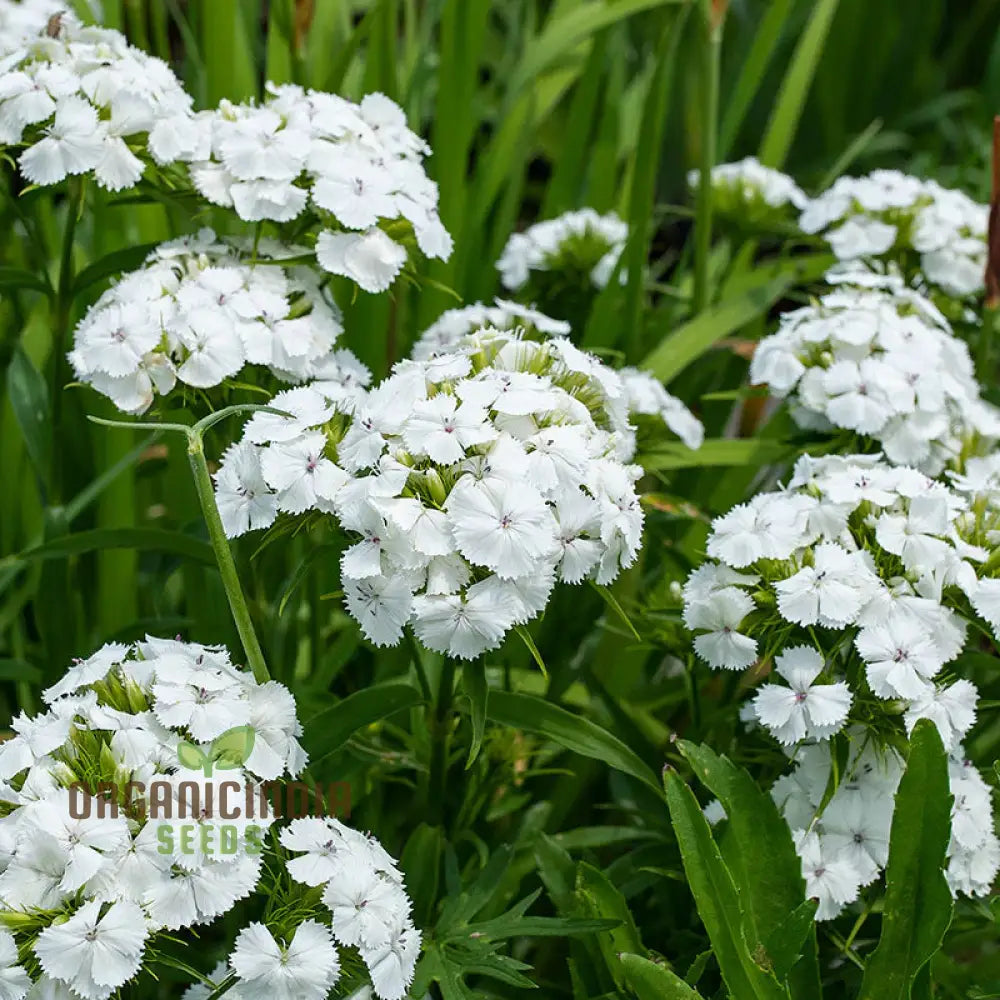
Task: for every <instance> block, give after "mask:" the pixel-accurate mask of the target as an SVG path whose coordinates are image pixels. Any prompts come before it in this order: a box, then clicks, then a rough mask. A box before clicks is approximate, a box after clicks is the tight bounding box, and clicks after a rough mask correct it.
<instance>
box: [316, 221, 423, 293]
mask: <svg viewBox="0 0 1000 1000" xmlns="http://www.w3.org/2000/svg"><path fill="white" fill-rule="evenodd" d="M316 259H317V260H318V261H319V264H320V267H322V268H323V270H325V271H329V272H330V273H331V274H340V275H343V277H345V278H350V279H351V280H352V281H354V282H356V283H357V285H358V286H359V287H360V288H362V289H364V291H366V292H373V293H375V292H384V291H386V289H388V288H389V286H390V285H391V284H392V283H393V282H394V281H395V280H396V277H397V275H398V274H399V272H400V270H401V269H402V267H403V265H404V264H405V263H406V251H405V250H404V249H403V247H401V246H400V245H399V244H398V243H395V242H394V241H393V240H391V239H390V238H389V237H388V236H386V234H385V233H384V232H383V231H382V230H381V229H377V228H372V229H369V230H368V231H367V232H364V233H334V232H330V231H324V232H322V233H320V234H319V238H318V239H317V241H316Z"/></svg>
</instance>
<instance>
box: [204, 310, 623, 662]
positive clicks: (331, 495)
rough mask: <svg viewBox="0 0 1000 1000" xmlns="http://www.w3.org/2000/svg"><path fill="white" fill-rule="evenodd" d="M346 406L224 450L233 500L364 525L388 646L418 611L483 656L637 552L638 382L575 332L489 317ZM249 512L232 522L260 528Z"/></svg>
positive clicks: (351, 575)
mask: <svg viewBox="0 0 1000 1000" xmlns="http://www.w3.org/2000/svg"><path fill="white" fill-rule="evenodd" d="M275 405H276V406H280V407H281V408H283V409H286V411H291V409H292V408H291V407H290V406H287V405H286V404H282V403H280V402H279V401H278V400H277V399H276V400H275ZM333 409H334V408H333V406H330V405H327V406H326V408H325V409H320V410H318V411H317V410H314V409H312V408H310V407H303V409H302V410H301V411H298V412H296V413H295V414H294V415H293V416H290V417H288V418H284V417H281V416H277V415H272V414H258V415H255V417H254V418H253V420H252V421H251V422H250V424H249V425H248V429H247V434H246V436H245V438H244V441H242V442H241V443H240V444H239V445H237V446H236V447H235V448H234V449H233V450H231V451H230V452H229V453H227V455H226V456H225V457H224V460H223V463H222V466H221V468H220V470H219V473H218V477H217V483H218V484H219V486H220V491H223V492H224V496H223V497H222V499H221V502H220V506H221V507H222V509H223V512H224V515H225V514H226V512H227V508H228V507H229V506H230V503H229V501H230V500H231V501H232V502H233V504H236V503H238V500H239V499H240V498H242V493H241V491H242V492H243V493H253V494H254V502H255V503H258V502H259V501H260V494H261V487H262V486H263V488H264V489H270V490H271V491H272V492H273V493H274V494H275V500H274V501H273V502H274V503H275V504H276V506H277V508H278V509H281V510H287V511H288V512H290V513H302V512H304V511H305V510H307V509H315V510H319V511H332V512H333V513H334V514H335V515H336V518H337V520H338V521H339V523H340V525H341V527H342V528H344V529H345V530H346V531H347V532H348V534H349V535H350V536H351V537H352V538H353V539H354V541H353V544H352V545H351V546H350V547H349V548H348V549H347V551H346V552H345V553H344V556H343V559H342V562H341V575H342V582H343V587H344V591H345V596H346V603H347V607H348V610H349V611H350V613H351V614H352V615H353V616H354V617H355V618H356V619H357V621H358V622H359V623H360V625H361V628H362V631H363V632H364V634H365V635H366V636H367V637H368V638H369V639H370V640H371V641H372V642H374V643H376V644H377V645H380V646H384V645H391V644H395V643H397V642H399V641H400V639H401V637H402V634H403V629H404V627H405V626H406V625H407V624H412V628H413V631H414V632H415V634H416V636H417V638H418V639H419V640H420V641H421V642H422V643H423V644H424V645H426V646H427V647H428V648H430V649H433V650H436V651H439V652H442V653H448V654H449V655H452V656H457V657H461V658H466V659H471V658H474V657H476V656H478V655H480V654H481V653H483V652H485V651H486V650H489V649H494V648H496V647H497V646H498V645H499V644H500V642H501V641H502V640H503V638H504V636H505V634H506V633H507V632H508V631H509V630H510V629H511V628H513V627H514V626H515V625H519V624H522V623H524V622H527V621H529V620H530V619H532V618H534V617H535V616H536V615H538V614H539V613H540V612H541V611H542V609H543V608H544V607H545V604H546V602H547V600H548V597H549V594H550V592H551V591H552V589H553V587H554V586H555V583H556V580H557V579H559V580H562V581H564V582H567V583H579V582H581V581H583V580H585V579H588V578H592V579H594V580H596V581H597V583H599V584H606V583H609V582H610V581H611V580H613V579H614V578H615V577H616V576H617V574H618V572H619V570H620V568H621V567H625V566H629V565H631V564H632V563H633V561H634V560H635V558H636V555H637V553H638V550H639V546H640V544H641V534H642V525H643V515H642V510H641V507H640V504H639V498H638V496H637V495H636V492H635V487H634V483H635V479H636V477H637V476H638V475H639V473H640V472H641V470H639V469H638V468H636V467H634V466H630V465H628V464H626V463H627V462H628V461H629V460H630V459H631V456H632V450H633V447H634V441H633V434H632V431H631V428H630V426H629V424H628V418H627V398H626V394H625V391H624V386H623V384H622V381H621V380H620V379H619V377H618V376H617V374H616V373H615V372H613V371H612V370H611V369H609V368H606V367H605V366H604V365H602V364H601V363H600V362H599V361H597V359H596V358H593V357H592V356H590V355H588V354H585V353H584V352H582V351H580V350H578V349H577V348H575V347H574V346H573V345H572V344H571V343H570V342H569V341H568V340H565V339H561V338H557V339H552V340H547V341H544V342H542V343H538V342H534V341H528V340H523V339H521V338H520V337H519V336H518V333H517V332H516V331H515V332H512V331H500V330H494V329H488V328H487V329H483V330H481V331H479V332H478V333H477V334H474V335H471V336H469V337H467V338H466V340H465V341H464V342H463V343H462V345H461V346H460V347H459V348H457V349H456V350H455V351H453V352H451V353H447V354H442V355H437V356H435V357H433V358H431V359H429V360H427V361H424V362H417V361H405V362H401V363H400V364H398V365H397V366H396V367H395V369H394V370H393V373H392V375H391V376H390V377H389V378H387V379H386V380H385V381H383V382H382V383H380V384H379V385H377V386H376V387H375V388H374V389H372V390H370V391H369V392H367V393H365V394H364V395H361V396H359V397H358V398H357V399H356V400H355V401H354V403H353V415H352V416H351V418H350V419H349V420H348V421H345V420H344V418H343V416H342V415H341V414H336V415H334V414H333ZM342 410H343V407H341V411H342ZM265 417H266V418H267V420H266V422H265ZM254 463H256V464H254ZM238 465H239V466H245V467H246V468H248V469H251V470H252V469H259V470H260V473H261V478H260V479H258V480H250V479H245V478H243V477H242V476H241V473H240V471H239V469H238V468H237V466H238ZM241 479H243V481H242V482H241V481H240V480H241ZM223 487H224V490H223ZM245 509H246V508H245V507H243V508H241V510H240V514H239V516H238V517H237V516H234V515H232V514H231V513H230V516H229V517H228V518H227V528H228V529H229V530H230V532H231V533H236V532H234V531H233V528H234V527H235V528H237V529H239V530H246V528H248V527H251V528H252V527H254V526H255V525H254V523H253V517H252V515H249V516H244V514H243V510H245ZM263 520H265V518H261V522H263Z"/></svg>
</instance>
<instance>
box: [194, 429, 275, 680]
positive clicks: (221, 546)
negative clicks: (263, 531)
mask: <svg viewBox="0 0 1000 1000" xmlns="http://www.w3.org/2000/svg"><path fill="white" fill-rule="evenodd" d="M188 460H189V461H190V462H191V471H192V473H193V474H194V484H195V489H196V490H197V491H198V501H199V503H200V504H201V512H202V514H203V515H204V518H205V524H206V525H207V526H208V537H209V540H210V541H211V543H212V551H213V552H214V553H215V561H216V562H217V563H218V565H219V575H220V576H221V577H222V585H223V587H225V589H226V597H227V598H228V599H229V607H230V609H231V610H232V612H233V619H234V620H235V622H236V630H237V631H238V632H239V634H240V641H241V642H242V643H243V650H244V652H245V653H246V657H247V664H248V665H249V667H250V669H251V670H252V671H253V675H254V677H255V678H256V680H257V683H258V684H264V683H266V682H267V681H269V680H270V679H271V675H270V673H269V672H268V669H267V664H266V663H265V662H264V653H263V651H262V650H261V648H260V643H259V642H258V641H257V633H256V632H255V631H254V627H253V621H252V620H251V618H250V609H249V608H248V607H247V602H246V598H245V597H244V596H243V588H242V587H241V586H240V577H239V573H238V572H237V571H236V560H235V559H234V558H233V551H232V549H231V548H230V547H229V539H228V538H226V532H225V529H224V528H223V527H222V518H221V517H220V515H219V508H218V507H216V505H215V492H214V491H213V489H212V477H211V475H210V474H209V471H208V463H207V462H206V461H205V448H204V444H203V442H202V439H201V435H200V434H199V433H196V432H191V433H189V434H188Z"/></svg>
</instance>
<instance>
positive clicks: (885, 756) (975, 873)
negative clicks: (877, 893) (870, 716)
mask: <svg viewBox="0 0 1000 1000" xmlns="http://www.w3.org/2000/svg"><path fill="white" fill-rule="evenodd" d="M793 761H794V765H795V766H794V769H793V771H792V772H791V773H789V774H786V775H782V777H780V778H779V779H778V780H777V781H776V782H775V784H774V786H773V788H772V789H771V795H772V797H773V798H774V800H775V802H776V803H777V805H778V807H779V808H780V809H781V811H782V814H783V815H784V817H785V819H786V821H787V822H788V825H789V826H790V827H791V829H792V832H793V837H794V839H795V844H796V850H797V851H798V854H799V857H800V858H801V860H802V877H803V878H804V879H805V882H806V896H807V898H810V899H817V900H819V908H818V909H817V911H816V919H817V920H829V919H831V918H833V917H835V916H837V914H838V913H840V911H841V910H842V909H843V907H844V906H846V905H848V904H850V903H853V902H854V901H855V900H856V899H857V898H858V894H859V892H860V890H861V889H862V888H863V887H864V886H866V885H870V884H871V883H872V882H874V881H875V880H876V879H877V878H878V877H879V875H880V873H881V872H882V870H883V869H884V868H885V866H886V863H887V862H888V860H889V834H890V831H891V828H892V814H893V797H894V795H895V794H896V789H897V787H898V786H899V780H900V778H901V776H902V772H903V761H902V759H901V758H900V756H899V754H898V753H896V751H895V750H892V749H891V748H888V747H880V748H878V747H876V746H875V745H874V744H873V743H872V742H871V741H865V740H864V739H863V737H859V740H858V741H857V742H852V743H851V744H850V752H849V757H848V761H847V766H846V768H845V769H844V771H843V773H842V775H841V777H840V781H839V783H838V785H837V790H836V791H835V792H834V794H833V795H832V796H831V797H830V799H829V801H828V802H827V803H826V805H825V806H824V807H823V808H822V810H821V809H820V807H821V805H822V803H823V800H824V798H825V796H826V794H827V790H828V788H829V782H830V775H831V771H832V764H831V759H830V746H829V744H828V743H819V744H812V745H809V746H803V747H801V748H799V749H798V750H797V751H796V752H795V754H794V757H793ZM949 778H950V786H951V789H950V790H951V794H952V796H953V798H954V804H953V806H952V820H951V840H950V843H949V845H948V867H947V869H946V870H945V876H946V878H947V879H948V884H949V886H950V887H951V890H952V892H953V893H958V892H961V893H965V894H966V895H969V896H986V895H989V893H990V891H991V889H992V885H993V880H994V879H995V878H996V875H997V870H998V868H1000V840H998V839H997V836H996V834H995V832H994V829H993V825H994V824H993V808H992V792H991V789H990V787H989V785H987V784H986V782H985V781H984V780H983V777H982V775H981V774H980V773H979V772H978V771H977V770H976V769H975V768H974V767H973V766H972V765H971V764H970V763H968V761H965V760H962V758H961V756H960V755H953V756H952V757H951V759H950V761H949Z"/></svg>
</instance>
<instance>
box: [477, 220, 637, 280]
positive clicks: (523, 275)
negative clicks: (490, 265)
mask: <svg viewBox="0 0 1000 1000" xmlns="http://www.w3.org/2000/svg"><path fill="white" fill-rule="evenodd" d="M627 238H628V226H627V225H626V224H625V223H624V222H622V220H621V219H620V218H619V217H618V216H617V215H616V214H615V213H614V212H609V213H608V214H607V215H599V214H598V213H597V212H595V211H594V210H593V209H592V208H581V209H579V210H577V211H575V212H565V213H563V214H562V215H560V216H558V217H556V218H555V219H547V220H545V221H544V222H538V223H536V224H535V225H533V226H530V227H529V228H528V229H526V230H525V231H524V232H523V233H514V234H513V235H512V236H511V237H510V239H509V240H508V241H507V245H506V246H505V247H504V248H503V253H501V255H500V259H499V260H498V261H497V270H498V271H499V272H500V280H501V281H502V282H503V286H504V288H507V289H509V290H510V291H517V290H518V289H520V288H523V287H524V285H526V284H527V283H528V280H529V278H530V277H531V272H532V271H535V272H542V271H553V270H558V271H561V272H570V271H573V272H576V271H579V272H581V273H583V275H584V276H585V277H586V278H588V279H589V280H590V282H591V283H592V284H593V286H594V287H595V288H604V286H605V285H607V283H608V281H609V280H610V278H611V275H612V274H613V273H614V270H615V268H616V267H617V266H618V258H619V257H620V256H621V253H622V250H624V249H625V241H626V239H627Z"/></svg>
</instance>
